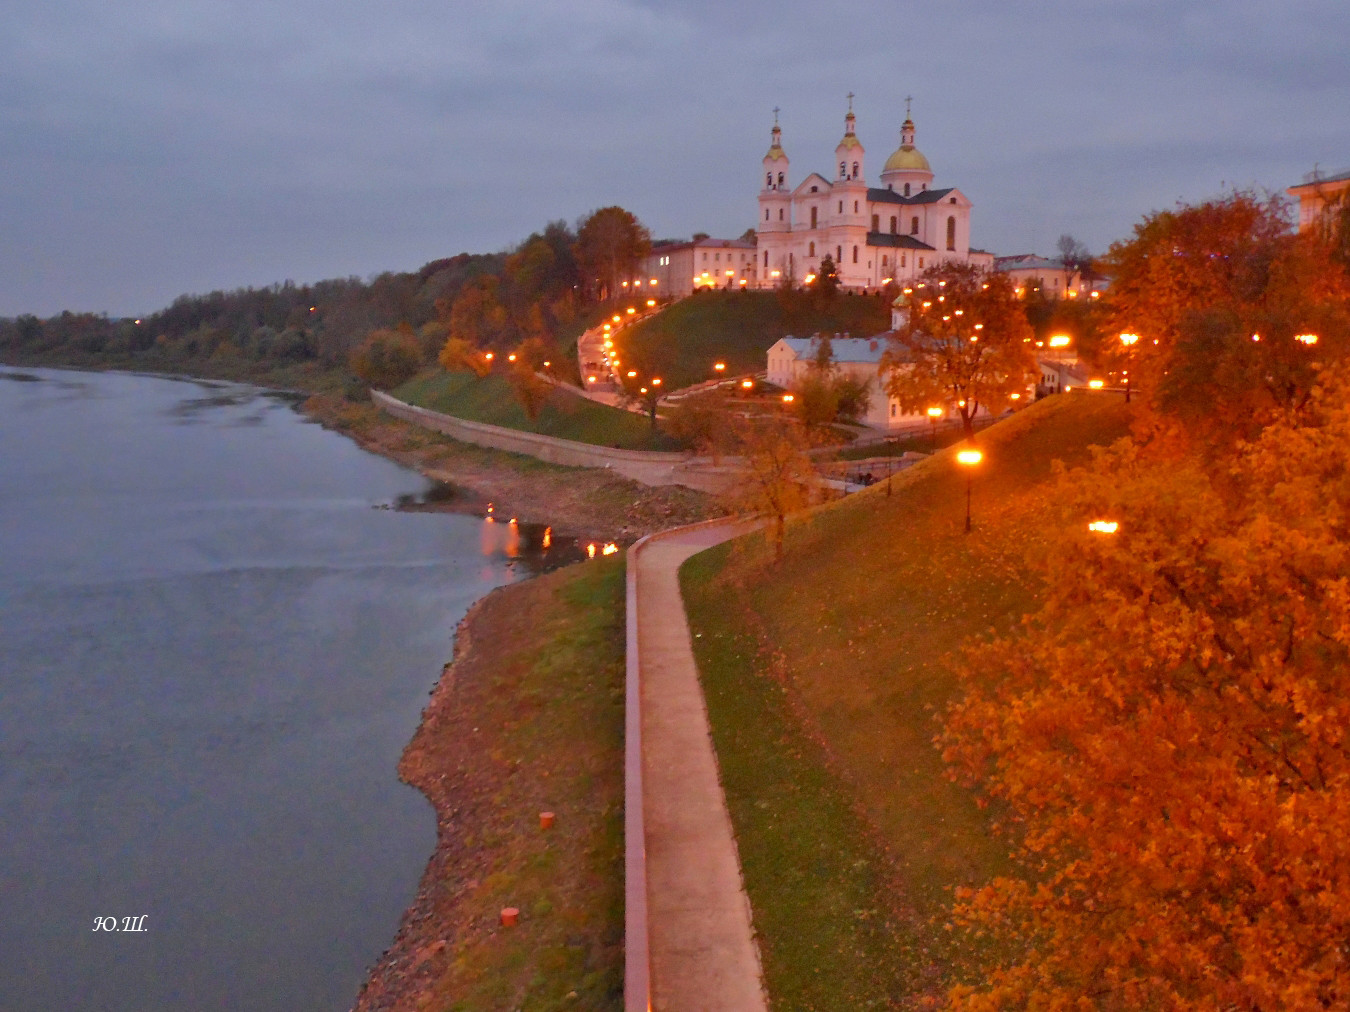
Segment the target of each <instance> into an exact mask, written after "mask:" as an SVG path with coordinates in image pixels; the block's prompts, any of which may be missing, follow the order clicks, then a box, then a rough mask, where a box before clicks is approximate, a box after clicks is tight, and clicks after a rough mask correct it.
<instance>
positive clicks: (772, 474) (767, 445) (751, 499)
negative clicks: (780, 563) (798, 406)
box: [727, 418, 818, 560]
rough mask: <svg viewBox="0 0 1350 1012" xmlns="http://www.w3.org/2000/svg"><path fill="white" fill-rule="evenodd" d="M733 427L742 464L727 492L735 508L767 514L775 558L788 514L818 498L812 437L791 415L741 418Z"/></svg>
mask: <svg viewBox="0 0 1350 1012" xmlns="http://www.w3.org/2000/svg"><path fill="white" fill-rule="evenodd" d="M733 431H734V434H735V446H736V452H737V453H738V454H739V455H740V457H741V460H742V465H743V466H742V471H741V473H740V474H739V475H738V476H737V481H736V484H735V485H734V486H733V487H732V488H731V490H730V491H729V492H728V494H727V499H728V505H729V506H730V507H731V508H732V509H733V510H734V511H737V512H743V513H752V514H757V515H761V516H764V517H767V518H768V521H769V536H770V538H771V539H772V541H773V546H774V559H775V560H778V559H782V557H783V539H784V536H785V534H786V532H787V518H788V517H789V516H790V515H791V514H793V513H796V512H798V511H800V510H803V509H805V508H806V507H808V506H810V505H811V504H812V503H813V502H814V501H815V500H816V498H817V490H818V476H817V474H816V470H815V466H814V465H813V464H812V463H811V458H810V456H808V452H809V450H810V441H809V440H808V439H807V435H806V432H805V431H804V430H803V429H802V427H801V426H800V425H798V424H795V423H794V422H792V421H791V420H779V419H773V420H768V419H746V418H738V419H736V420H735V422H734V423H733Z"/></svg>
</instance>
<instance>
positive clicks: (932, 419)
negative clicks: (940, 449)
mask: <svg viewBox="0 0 1350 1012" xmlns="http://www.w3.org/2000/svg"><path fill="white" fill-rule="evenodd" d="M945 414H946V412H945V411H943V410H942V409H941V408H939V407H937V406H936V405H934V406H933V407H931V408H929V409H928V421H929V423H930V424H931V426H932V439H931V440H930V441H929V446H928V448H929V449H930V450H931V451H932V452H934V453H937V423H938V419H939V418H941V417H942V416H943V415H945Z"/></svg>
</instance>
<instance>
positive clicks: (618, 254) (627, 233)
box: [576, 207, 652, 301]
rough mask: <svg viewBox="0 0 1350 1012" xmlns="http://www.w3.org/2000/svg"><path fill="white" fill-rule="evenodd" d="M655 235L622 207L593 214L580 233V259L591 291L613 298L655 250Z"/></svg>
mask: <svg viewBox="0 0 1350 1012" xmlns="http://www.w3.org/2000/svg"><path fill="white" fill-rule="evenodd" d="M651 246H652V237H651V233H649V232H648V231H647V229H646V228H645V227H644V226H643V224H642V223H641V222H640V221H638V220H637V218H636V217H634V215H633V214H631V213H630V212H628V211H625V210H624V209H623V208H622V207H602V208H600V210H598V211H593V212H592V213H591V215H590V216H589V217H588V218H587V219H586V220H585V221H583V222H582V223H581V226H580V227H579V228H578V229H577V243H576V259H577V265H578V267H579V269H580V271H581V274H582V277H583V278H584V280H585V284H586V285H587V287H588V288H590V287H591V286H594V288H593V291H594V293H595V296H596V298H598V299H599V300H601V301H604V300H605V299H610V298H613V297H614V295H615V293H616V292H617V291H618V290H619V286H620V282H621V281H622V280H623V279H625V278H631V277H633V276H634V274H635V273H636V271H637V266H638V261H639V260H641V259H642V258H643V257H644V256H646V254H647V251H648V250H650V249H651Z"/></svg>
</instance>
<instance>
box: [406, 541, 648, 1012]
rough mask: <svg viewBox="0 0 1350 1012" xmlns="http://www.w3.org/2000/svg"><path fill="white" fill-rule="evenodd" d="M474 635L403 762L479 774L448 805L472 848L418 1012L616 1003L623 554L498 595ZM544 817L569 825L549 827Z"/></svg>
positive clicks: (438, 771) (443, 885)
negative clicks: (501, 919) (438, 714)
mask: <svg viewBox="0 0 1350 1012" xmlns="http://www.w3.org/2000/svg"><path fill="white" fill-rule="evenodd" d="M471 633H472V642H473V644H474V645H473V646H471V648H470V656H469V658H468V660H467V663H465V664H464V665H462V666H459V665H457V668H456V672H455V675H456V684H455V685H454V688H453V695H452V696H451V697H449V698H448V699H447V700H446V709H445V711H444V715H443V722H440V723H436V724H433V725H432V726H431V727H429V728H428V729H427V730H426V731H425V732H422V733H419V739H421V740H419V739H414V742H413V744H412V746H410V749H409V756H408V757H406V759H405V764H412V765H413V767H414V768H413V769H412V770H410V771H409V772H412V773H413V778H414V779H415V778H416V770H417V769H420V770H422V771H425V772H426V773H429V774H430V777H429V779H432V780H435V779H436V778H437V777H439V780H440V781H444V780H446V779H447V777H446V772H447V771H448V772H449V779H450V780H452V781H453V780H455V779H457V778H465V776H466V773H467V774H468V777H467V781H468V782H467V784H466V785H464V786H457V785H456V784H454V783H451V784H450V787H449V791H450V793H449V795H448V796H447V804H450V805H453V811H454V815H453V816H452V817H451V820H450V821H451V826H452V832H456V833H458V834H459V835H460V840H459V842H460V844H461V845H462V848H463V849H462V850H460V851H458V852H455V853H452V854H451V855H449V857H450V861H449V867H447V868H445V869H444V875H445V876H446V877H447V878H448V881H446V880H445V879H442V880H441V881H440V882H438V883H437V886H436V889H437V892H438V893H439V892H440V891H442V890H444V891H445V892H448V893H456V897H455V907H456V910H457V911H458V913H457V915H456V916H455V917H454V918H453V920H454V921H455V922H457V923H455V924H454V925H453V927H452V929H451V930H450V931H449V932H448V933H447V934H446V935H444V936H443V937H445V938H446V939H447V941H448V942H449V943H450V944H449V948H448V950H447V952H446V953H445V955H446V957H448V958H446V959H445V961H444V962H443V963H441V964H440V965H439V966H438V972H437V975H436V979H435V980H434V982H433V983H432V984H431V987H430V988H429V995H428V996H427V998H426V999H424V1004H420V1005H419V1006H418V1007H425V1008H434V1009H445V1010H453V1012H471V1010H474V1012H478V1010H481V1012H489V1010H496V1009H507V1008H510V1009H523V1010H535V1012H543V1010H551V1009H560V1008H587V1009H616V1010H617V1009H620V1008H622V1005H623V998H622V995H623V679H624V568H623V563H622V560H621V558H616V559H605V560H603V561H600V560H598V561H596V562H593V563H586V564H583V565H579V566H572V567H570V568H568V569H566V570H563V571H560V572H558V573H554V574H551V575H549V576H545V577H541V578H539V579H536V580H531V581H529V582H528V583H526V584H521V585H517V586H514V587H511V588H509V589H508V590H507V591H505V592H499V594H498V595H497V596H495V597H493V598H489V600H488V601H487V602H486V604H485V605H484V606H483V608H482V609H481V611H480V613H479V614H478V615H477V616H476V617H475V621H474V622H473V623H472V625H471ZM475 651H477V653H478V657H477V660H476V661H475V659H474V656H473V654H474V652H475ZM466 723H468V724H470V725H471V727H465V726H463V725H465V724H466ZM480 728H481V729H482V731H481V732H480V733H479V734H477V735H475V733H474V732H478V731H479V729H480ZM468 741H471V742H472V743H473V744H472V745H468V744H467V742H468ZM437 749H444V750H446V754H445V755H440V756H439V757H438V753H437V751H436V750H437ZM417 750H421V751H417ZM446 756H448V757H449V758H448V760H447V758H446ZM475 771H477V775H475ZM544 809H547V810H552V811H555V812H556V813H557V819H558V821H557V824H556V826H555V827H554V828H553V829H551V830H549V831H547V832H541V831H540V830H539V827H538V812H539V811H540V810H544ZM507 906H514V907H517V908H519V909H520V912H521V913H520V924H519V926H518V927H516V928H514V929H510V930H503V929H502V928H500V927H499V926H498V924H497V914H498V911H499V910H501V908H503V907H507ZM438 962H439V961H438Z"/></svg>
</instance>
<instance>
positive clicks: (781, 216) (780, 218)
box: [778, 207, 783, 221]
mask: <svg viewBox="0 0 1350 1012" xmlns="http://www.w3.org/2000/svg"><path fill="white" fill-rule="evenodd" d="M778 220H779V221H782V220H783V209H782V208H781V207H780V208H779V209H778Z"/></svg>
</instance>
